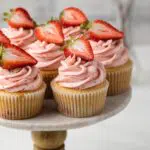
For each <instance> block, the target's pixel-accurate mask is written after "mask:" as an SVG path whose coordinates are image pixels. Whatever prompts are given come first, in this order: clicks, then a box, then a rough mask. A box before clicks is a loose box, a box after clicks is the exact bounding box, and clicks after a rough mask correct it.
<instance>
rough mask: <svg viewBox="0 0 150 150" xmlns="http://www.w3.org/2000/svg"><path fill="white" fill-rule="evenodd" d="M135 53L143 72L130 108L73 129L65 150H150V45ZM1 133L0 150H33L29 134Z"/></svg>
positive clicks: (135, 85)
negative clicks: (94, 122)
mask: <svg viewBox="0 0 150 150" xmlns="http://www.w3.org/2000/svg"><path fill="white" fill-rule="evenodd" d="M134 50H135V51H136V52H137V54H138V58H139V60H140V64H141V67H142V68H143V69H142V70H139V71H138V72H137V73H136V74H137V76H138V79H140V80H139V82H137V80H134V84H133V94H132V100H131V102H130V104H129V105H128V107H127V108H126V109H125V110H124V111H123V112H121V113H120V114H118V115H116V116H115V117H112V118H111V119H108V120H106V121H104V122H100V123H98V124H96V125H93V126H90V127H86V128H82V129H76V130H70V131H69V134H68V138H67V141H66V150H100V149H102V150H114V149H115V150H134V149H135V150H148V149H150V130H149V127H150V117H149V114H150V109H149V107H150V100H149V89H150V84H149V83H150V78H149V75H150V74H148V72H150V67H149V64H150V59H149V56H150V46H138V47H134ZM139 73H140V75H139ZM137 76H136V78H137ZM135 81H136V82H135ZM0 133H1V134H0V149H2V150H10V149H13V150H20V149H21V150H32V142H31V139H30V132H28V131H19V130H18V131H17V130H12V129H7V128H3V127H0Z"/></svg>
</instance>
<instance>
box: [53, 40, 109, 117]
mask: <svg viewBox="0 0 150 150" xmlns="http://www.w3.org/2000/svg"><path fill="white" fill-rule="evenodd" d="M64 52H65V56H66V57H67V56H68V57H67V58H66V60H63V61H62V62H61V66H60V67H59V70H58V76H57V77H56V78H55V79H54V80H53V81H52V82H51V86H52V90H53V94H54V97H55V100H56V102H57V104H58V110H59V111H60V112H61V113H63V114H64V115H66V116H69V117H77V118H82V117H90V116H94V115H98V114H100V113H101V111H102V110H103V108H104V104H105V99H106V95H107V89H108V82H107V80H106V72H105V69H104V66H103V65H102V64H101V63H99V62H98V61H95V60H93V59H94V55H93V51H92V48H91V45H90V43H89V41H88V40H84V39H77V40H75V41H70V43H67V45H66V46H65V49H64Z"/></svg>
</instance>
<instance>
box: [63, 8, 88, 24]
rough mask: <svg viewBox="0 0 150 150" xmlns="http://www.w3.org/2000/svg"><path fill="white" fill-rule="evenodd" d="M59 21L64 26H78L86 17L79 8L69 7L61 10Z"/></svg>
mask: <svg viewBox="0 0 150 150" xmlns="http://www.w3.org/2000/svg"><path fill="white" fill-rule="evenodd" d="M60 21H61V23H62V24H63V25H64V26H78V25H80V24H82V23H84V22H86V21H87V17H86V15H85V14H84V13H83V12H82V11H81V10H80V9H79V8H75V7H69V8H66V9H64V10H63V11H62V12H61V14H60Z"/></svg>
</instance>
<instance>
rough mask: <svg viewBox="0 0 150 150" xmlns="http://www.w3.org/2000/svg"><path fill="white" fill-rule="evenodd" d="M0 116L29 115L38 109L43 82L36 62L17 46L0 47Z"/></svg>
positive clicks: (42, 94)
mask: <svg viewBox="0 0 150 150" xmlns="http://www.w3.org/2000/svg"><path fill="white" fill-rule="evenodd" d="M0 55H1V57H0V62H1V63H0V117H2V118H4V119H10V120H19V119H26V118H31V117H33V116H35V115H37V114H39V113H40V112H41V109H42V107H43V102H44V93H45V89H46V85H45V84H44V82H43V80H42V77H41V75H40V73H39V70H38V69H37V68H36V67H34V65H35V64H36V63H37V61H36V60H35V59H34V58H33V57H31V56H30V55H29V54H27V53H26V52H24V51H23V50H22V49H20V48H19V47H16V46H14V45H11V44H2V43H1V46H0Z"/></svg>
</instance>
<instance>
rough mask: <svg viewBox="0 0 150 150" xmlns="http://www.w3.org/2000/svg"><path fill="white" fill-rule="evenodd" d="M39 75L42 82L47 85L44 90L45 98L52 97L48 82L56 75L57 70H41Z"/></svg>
mask: <svg viewBox="0 0 150 150" xmlns="http://www.w3.org/2000/svg"><path fill="white" fill-rule="evenodd" d="M40 72H41V75H42V77H43V80H44V82H45V83H46V85H47V88H46V92H45V98H46V99H48V98H52V97H53V92H52V89H51V87H50V82H51V81H52V80H53V79H54V78H55V77H56V76H57V74H58V71H56V70H54V71H47V70H41V71H40Z"/></svg>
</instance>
